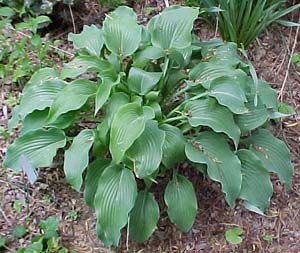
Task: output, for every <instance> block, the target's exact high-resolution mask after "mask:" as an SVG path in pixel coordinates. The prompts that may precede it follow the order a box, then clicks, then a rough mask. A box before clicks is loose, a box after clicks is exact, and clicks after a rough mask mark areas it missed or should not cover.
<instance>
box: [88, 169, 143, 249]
mask: <svg viewBox="0 0 300 253" xmlns="http://www.w3.org/2000/svg"><path fill="white" fill-rule="evenodd" d="M136 196H137V186H136V182H135V179H134V176H133V173H132V172H131V171H130V170H128V169H126V168H123V166H120V165H111V166H109V167H107V168H106V169H105V171H104V172H103V174H102V176H101V177H100V179H99V181H98V189H97V192H96V196H95V202H94V206H95V209H96V216H97V223H98V225H97V226H98V227H97V230H98V231H97V232H98V236H99V238H100V240H102V239H104V240H103V241H104V242H106V245H107V246H111V245H118V243H119V240H120V237H121V233H120V230H121V229H122V228H123V227H124V226H125V225H126V224H127V221H128V215H129V212H130V211H131V209H132V208H133V206H134V203H135V200H136Z"/></svg>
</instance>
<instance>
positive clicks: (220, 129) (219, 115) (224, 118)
mask: <svg viewBox="0 0 300 253" xmlns="http://www.w3.org/2000/svg"><path fill="white" fill-rule="evenodd" d="M184 109H185V112H186V115H190V116H189V117H188V121H189V123H190V125H191V126H192V127H198V126H208V127H210V128H212V129H213V130H214V131H215V132H217V133H225V134H226V135H227V136H228V137H229V138H231V139H232V140H233V142H234V144H235V146H236V147H237V146H238V143H239V139H240V133H241V132H240V129H239V128H238V126H237V125H236V124H235V122H234V119H233V114H232V113H231V112H230V111H229V110H228V109H227V108H226V107H223V106H220V105H219V104H218V103H216V101H215V100H214V99H212V98H207V99H199V100H194V101H190V102H188V103H187V104H186V106H185V108H184Z"/></svg>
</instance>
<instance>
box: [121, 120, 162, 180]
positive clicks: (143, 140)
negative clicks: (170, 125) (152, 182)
mask: <svg viewBox="0 0 300 253" xmlns="http://www.w3.org/2000/svg"><path fill="white" fill-rule="evenodd" d="M164 140H165V133H164V131H162V130H160V129H159V128H158V124H157V122H156V121H154V120H149V121H148V122H147V123H146V126H145V129H144V131H143V133H142V134H141V136H140V137H139V138H137V139H136V140H135V142H134V143H133V145H132V146H131V147H130V148H129V149H128V151H127V153H126V154H127V156H128V157H129V158H130V160H131V161H133V164H134V172H135V174H136V176H137V177H139V178H145V177H147V176H150V175H151V174H152V173H153V172H154V171H155V170H157V169H158V167H159V165H160V163H161V159H162V155H163V153H162V151H163V150H162V147H163V143H164Z"/></svg>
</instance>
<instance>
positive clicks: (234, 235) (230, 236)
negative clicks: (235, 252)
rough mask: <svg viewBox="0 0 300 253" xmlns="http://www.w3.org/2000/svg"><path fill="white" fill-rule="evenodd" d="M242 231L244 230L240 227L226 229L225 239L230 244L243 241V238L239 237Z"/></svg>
mask: <svg viewBox="0 0 300 253" xmlns="http://www.w3.org/2000/svg"><path fill="white" fill-rule="evenodd" d="M243 233H244V231H243V230H242V229H241V228H240V227H236V228H232V229H228V230H227V231H226V232H225V238H226V241H227V242H229V243H231V244H240V243H242V241H243V238H242V237H241V235H242V234H243Z"/></svg>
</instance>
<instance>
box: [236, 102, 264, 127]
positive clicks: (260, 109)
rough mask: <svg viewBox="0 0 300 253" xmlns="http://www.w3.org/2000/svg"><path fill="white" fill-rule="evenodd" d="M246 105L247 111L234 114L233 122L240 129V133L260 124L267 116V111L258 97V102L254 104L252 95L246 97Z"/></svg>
mask: <svg viewBox="0 0 300 253" xmlns="http://www.w3.org/2000/svg"><path fill="white" fill-rule="evenodd" d="M246 107H247V108H248V110H249V112H247V113H244V114H240V115H236V116H235V122H236V124H237V125H238V126H239V128H240V129H241V132H242V133H245V132H248V131H251V130H253V129H255V128H257V127H259V126H262V125H263V124H264V123H265V122H266V121H267V120H268V118H269V113H268V111H267V109H266V107H265V106H264V105H263V104H262V102H261V100H260V99H258V104H257V106H255V105H254V97H248V103H246Z"/></svg>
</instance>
